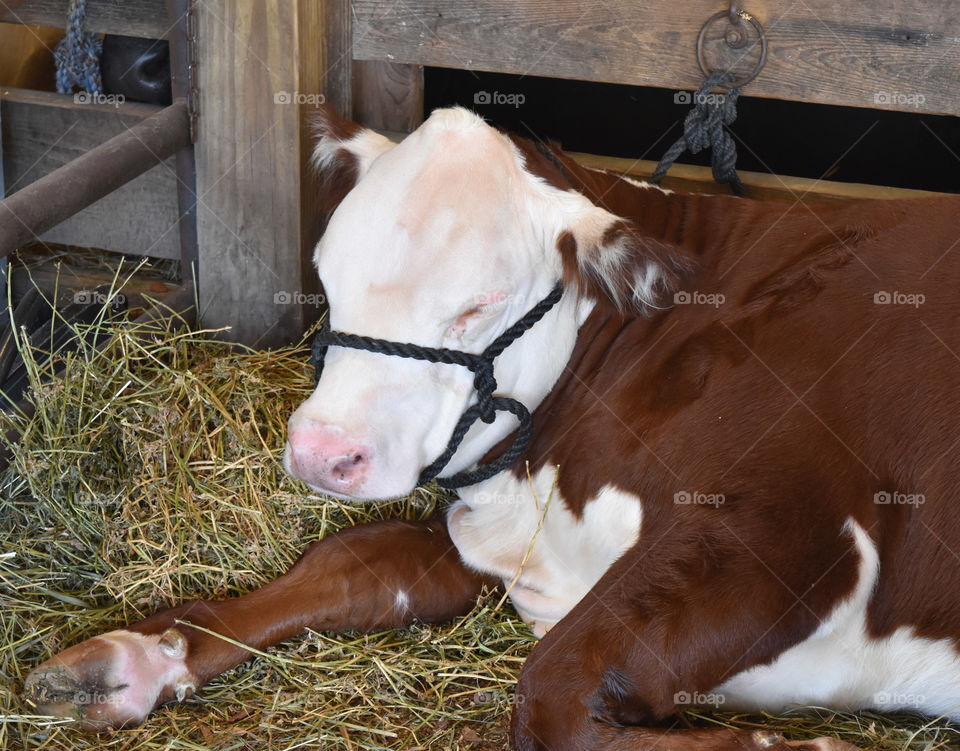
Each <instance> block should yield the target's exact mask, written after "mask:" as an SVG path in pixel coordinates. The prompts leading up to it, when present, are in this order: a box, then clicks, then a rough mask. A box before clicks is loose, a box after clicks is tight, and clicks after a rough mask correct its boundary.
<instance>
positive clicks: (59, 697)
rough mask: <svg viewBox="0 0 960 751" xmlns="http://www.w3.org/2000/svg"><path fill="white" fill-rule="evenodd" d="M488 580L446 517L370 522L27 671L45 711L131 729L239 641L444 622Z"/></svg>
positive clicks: (259, 644) (186, 689)
mask: <svg viewBox="0 0 960 751" xmlns="http://www.w3.org/2000/svg"><path fill="white" fill-rule="evenodd" d="M484 584H487V585H489V586H491V587H493V586H496V581H495V580H493V579H490V578H487V577H484V576H481V575H479V574H476V573H475V572H473V571H470V570H468V569H467V568H466V567H465V566H464V565H463V563H462V562H461V560H460V556H459V554H458V553H457V550H456V548H455V547H454V546H453V543H452V542H451V541H450V537H449V535H448V534H447V529H446V525H445V523H444V522H443V520H442V519H431V520H428V521H424V522H402V521H385V522H376V523H373V524H365V525H362V526H358V527H353V528H351V529H347V530H344V531H342V532H340V533H339V534H336V535H331V536H328V537H325V538H324V539H323V540H320V541H318V542H315V543H313V544H312V545H311V546H310V547H309V548H307V550H306V552H305V553H304V554H303V555H302V556H301V557H300V559H299V560H298V561H297V562H296V563H295V564H294V566H293V567H292V568H291V569H290V571H288V572H287V573H286V574H284V575H283V576H281V577H280V578H278V579H276V580H275V581H273V582H271V583H270V584H268V585H267V586H265V587H263V588H262V589H259V590H256V591H254V592H251V593H249V594H247V595H244V596H242V597H237V598H234V599H230V600H219V601H195V602H189V603H186V604H184V605H181V606H179V607H176V608H172V609H170V610H164V611H161V612H159V613H156V614H155V615H152V616H150V617H149V618H147V619H146V620H143V621H141V622H139V623H136V624H134V625H131V626H128V627H126V628H123V629H119V630H117V631H111V632H110V633H107V634H103V635H101V636H97V637H94V638H92V639H88V640H87V641H85V642H82V643H81V644H78V645H76V646H74V647H71V648H69V649H67V650H66V651H64V652H61V653H60V654H58V655H57V656H55V657H53V658H52V659H50V660H48V661H47V662H45V663H43V664H42V665H40V666H39V667H38V668H36V669H35V670H34V671H33V672H32V673H30V675H29V676H28V677H27V680H26V685H25V694H26V698H27V700H28V702H30V703H31V704H33V705H35V707H36V710H37V711H39V712H41V713H43V714H53V715H58V716H64V717H75V718H76V719H78V720H79V721H80V722H81V723H82V724H83V725H84V726H86V727H88V728H90V729H102V728H107V727H119V726H121V725H133V724H137V723H139V722H142V721H143V719H144V718H145V717H146V716H147V715H148V714H149V713H150V712H151V711H152V710H153V709H154V708H155V707H157V706H159V705H160V704H162V703H164V702H166V701H168V700H170V699H172V698H178V699H183V698H184V697H186V696H188V695H189V694H191V693H192V692H193V691H195V690H196V689H198V688H199V687H200V686H203V685H204V684H205V683H207V682H208V681H210V680H211V679H212V678H213V677H214V676H216V675H219V674H220V673H222V672H223V671H225V670H228V669H229V668H231V667H233V666H234V665H237V664H239V663H240V662H242V661H243V660H245V659H246V658H247V657H249V656H250V652H249V651H248V650H247V649H245V648H244V646H242V645H246V646H249V647H253V648H255V649H262V648H264V647H267V646H269V645H271V644H276V643H278V642H280V641H283V640H284V639H287V638H289V637H291V636H293V635H295V634H297V633H299V632H300V631H302V630H304V629H305V628H312V629H314V630H330V631H340V630H346V629H358V630H368V631H369V630H376V629H381V628H391V627H396V626H403V625H406V624H409V623H412V622H413V621H415V620H419V621H423V622H435V621H443V620H447V619H450V618H454V617H456V616H458V615H461V614H464V613H466V612H468V611H469V610H470V608H471V607H472V606H473V604H474V603H475V602H476V599H477V595H478V594H479V593H480V591H481V589H482V588H483V585H484ZM181 621H182V622H184V623H180V622H181ZM187 623H189V624H194V625H196V626H200V627H202V628H203V629H208V630H209V631H212V632H215V634H220V635H222V636H224V637H226V639H223V638H219V637H218V636H216V635H213V634H210V633H206V632H205V631H203V630H201V629H198V628H192V627H191V626H190V625H185V624H187ZM228 640H229V641H228Z"/></svg>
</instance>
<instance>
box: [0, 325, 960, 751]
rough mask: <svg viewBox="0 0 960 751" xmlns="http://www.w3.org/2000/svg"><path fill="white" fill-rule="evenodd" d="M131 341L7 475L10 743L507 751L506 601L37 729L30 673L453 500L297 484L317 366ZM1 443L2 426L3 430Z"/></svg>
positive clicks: (2, 559) (886, 728) (62, 391)
mask: <svg viewBox="0 0 960 751" xmlns="http://www.w3.org/2000/svg"><path fill="white" fill-rule="evenodd" d="M95 325H96V326H99V327H101V328H104V329H106V330H107V331H109V332H110V333H113V334H114V338H113V340H112V341H111V342H110V344H109V345H108V346H107V347H106V348H105V349H103V350H102V351H101V352H99V353H96V352H93V351H82V352H79V353H75V354H71V355H67V356H65V357H64V358H63V360H64V364H65V366H66V367H65V371H64V375H63V377H62V378H60V379H57V380H55V381H53V382H46V383H43V382H42V379H41V376H42V375H43V374H42V372H41V371H42V370H43V368H42V366H41V365H40V364H39V362H40V361H41V359H40V358H38V357H37V355H36V354H32V353H29V352H28V353H27V360H28V362H29V364H30V365H31V368H32V372H33V376H34V378H33V390H32V396H31V399H32V401H33V402H34V403H35V404H36V406H37V414H36V416H35V417H33V418H32V419H29V420H28V419H25V418H23V417H17V416H13V417H11V418H8V419H10V420H12V421H13V422H15V423H17V424H18V425H19V427H20V428H21V429H22V430H23V433H24V438H23V441H22V444H20V445H19V446H18V447H15V448H14V451H15V455H14V461H13V464H12V466H11V468H10V469H9V470H8V471H7V472H6V473H4V474H2V475H0V498H2V501H0V668H2V670H0V747H2V748H25V749H35V748H36V749H39V748H43V749H84V748H108V749H146V750H147V751H149V750H150V749H160V748H163V749H207V748H216V749H224V750H226V749H262V748H277V749H293V748H300V747H308V748H323V749H334V748H339V749H347V750H348V751H361V750H368V749H385V748H389V749H399V748H402V749H418V748H422V749H460V748H462V749H472V750H474V751H486V750H487V749H503V748H505V747H506V737H507V726H506V722H507V718H508V715H509V709H510V704H511V697H512V693H513V688H514V685H515V682H516V677H517V675H518V673H519V670H520V667H521V665H522V663H523V659H524V657H525V656H526V655H527V654H528V653H529V651H530V649H531V648H532V647H533V645H534V642H533V639H532V637H531V636H530V633H529V631H528V629H527V628H526V626H524V625H523V624H522V622H520V620H519V619H518V618H517V617H516V615H515V614H514V613H513V611H512V609H511V608H510V606H509V605H505V606H503V607H499V608H498V607H497V605H498V598H497V597H496V596H495V595H488V596H486V597H484V598H482V599H481V601H480V602H479V603H478V605H477V606H476V608H475V609H474V610H473V612H472V613H471V614H470V615H469V616H468V617H466V618H464V619H462V620H461V621H459V622H457V623H453V624H445V625H436V626H425V625H421V626H415V627H411V628H409V629H403V630H399V631H386V632H382V633H376V634H359V633H348V634H340V635H330V634H322V633H308V634H306V635H304V636H303V637H302V638H297V639H293V640H291V641H289V642H286V643H284V644H283V645H280V646H278V647H275V648H272V649H270V650H267V652H266V653H265V654H264V655H263V656H261V657H259V658H257V659H254V660H250V661H248V662H246V663H244V664H243V665H240V666H239V667H237V668H235V669H233V670H231V671H230V672H229V673H227V674H226V675H224V676H222V677H221V678H219V679H217V680H216V681H215V682H214V683H213V684H212V685H210V686H208V687H207V688H205V689H202V690H201V691H200V692H199V694H198V695H196V696H194V697H192V698H191V699H189V700H187V701H186V702H184V703H182V704H170V705H167V706H165V707H163V708H162V709H161V710H159V711H158V712H157V713H155V715H153V716H152V717H151V718H150V719H149V720H148V721H147V722H146V723H145V724H144V725H143V726H142V727H139V728H134V729H130V730H121V731H116V732H113V733H110V734H107V735H104V736H100V737H94V736H87V735H84V734H82V733H80V732H78V731H76V730H75V729H72V728H70V727H68V725H69V723H68V722H65V721H60V720H51V719H50V718H42V717H36V716H30V715H29V707H28V706H26V705H24V704H23V703H22V702H21V700H20V698H19V696H18V692H19V690H20V689H21V687H22V685H23V679H24V677H25V676H26V673H27V672H28V671H29V670H30V669H31V668H32V667H33V666H35V665H37V664H38V663H39V662H40V661H42V660H44V659H46V658H48V657H50V656H51V655H52V654H54V653H55V652H57V651H58V650H60V649H62V648H64V647H66V646H69V645H71V644H74V643H76V642H77V641H79V640H81V639H84V638H87V637H90V636H93V635H95V634H97V633H100V632H103V631H105V630H109V629H112V628H116V627H118V626H121V625H123V624H124V623H126V622H129V621H134V620H137V619H140V618H142V617H144V616H146V615H147V614H149V613H150V612H152V611H154V610H156V609H157V608H161V607H165V606H169V605H173V604H175V603H178V602H180V601H181V600H184V599H188V598H192V597H196V596H205V597H210V598H222V597H226V596H229V595H234V594H239V593H241V592H244V591H247V590H249V589H251V588H253V587H257V586H259V585H261V584H263V583H264V582H266V581H268V580H270V579H272V578H274V577H276V576H277V575H279V574H280V573H281V572H283V571H284V570H285V569H286V568H287V567H288V566H290V565H291V564H292V563H293V561H294V559H295V558H296V557H297V555H298V554H299V552H300V551H301V550H302V549H303V548H304V547H305V546H306V545H307V544H308V543H309V542H311V541H312V540H315V539H317V538H319V537H321V536H323V535H326V534H330V533H332V532H335V531H336V530H338V529H341V528H343V527H346V526H350V525H355V524H360V523H363V522H366V521H371V520H374V519H381V518H387V517H403V518H409V519H413V518H422V517H425V516H427V515H429V514H431V513H433V512H434V511H435V510H437V509H440V508H442V506H443V505H444V503H445V499H444V498H442V497H440V496H439V495H437V494H436V493H434V492H431V491H428V490H421V491H418V492H417V493H416V494H415V495H414V496H412V497H411V498H408V499H406V500H403V501H400V502H393V503H386V504H377V505H373V504H370V505H362V506H360V505H346V504H343V503H340V502H338V501H336V500H332V499H328V498H324V497H321V496H318V495H315V494H312V493H309V492H307V491H306V490H305V488H304V487H303V486H302V485H300V484H298V483H296V482H294V481H292V480H291V479H290V478H288V477H286V475H285V474H284V472H283V470H282V468H281V466H280V453H281V451H282V447H283V436H284V431H285V424H286V419H287V417H288V416H289V414H290V413H291V411H292V410H293V409H294V408H295V407H296V406H297V404H298V403H299V402H300V401H302V400H303V399H304V398H305V397H306V396H307V395H308V394H309V392H310V390H311V377H310V373H309V372H308V368H307V365H306V360H307V351H306V347H304V346H303V345H302V344H301V345H300V346H298V347H292V348H289V349H284V350H279V351H275V352H249V351H238V350H231V349H230V348H228V347H227V346H225V345H224V344H221V343H218V342H216V341H214V340H213V339H212V338H211V337H209V336H208V335H207V333H204V332H199V333H191V332H184V331H178V330H176V327H175V326H174V325H172V324H171V322H170V321H167V322H161V323H156V324H151V325H150V328H149V329H141V330H139V331H136V332H135V331H132V330H131V329H130V327H129V326H127V327H124V326H115V325H114V324H113V323H111V322H110V321H107V320H103V321H100V322H98V323H97V324H95ZM0 427H2V426H0ZM685 721H686V722H690V723H696V724H701V725H702V724H710V723H721V724H727V725H730V726H736V727H754V726H755V725H758V724H761V725H762V726H764V727H768V728H774V729H777V730H780V731H781V732H784V733H786V734H788V735H790V736H791V737H793V738H797V739H801V738H806V737H814V736H816V735H819V734H822V733H826V734H830V735H836V736H839V737H842V738H844V739H846V740H848V741H850V742H852V743H856V744H859V745H861V746H864V747H867V748H876V749H882V750H884V751H886V750H888V749H889V750H890V751H893V749H908V748H909V749H917V750H919V749H933V748H946V747H947V744H949V743H952V744H953V745H954V746H955V747H956V746H960V735H958V733H957V732H956V730H952V729H950V728H948V727H945V726H942V725H937V724H931V725H925V724H924V721H923V720H921V719H919V718H906V719H904V718H894V719H890V718H880V717H874V716H872V715H868V714H862V715H859V716H843V715H837V714H831V713H829V712H825V711H815V712H812V713H808V714H797V715H789V716H787V717H768V718H757V717H748V716H741V715H733V714H729V713H726V714H724V713H717V714H713V715H699V714H697V713H687V715H686V716H685Z"/></svg>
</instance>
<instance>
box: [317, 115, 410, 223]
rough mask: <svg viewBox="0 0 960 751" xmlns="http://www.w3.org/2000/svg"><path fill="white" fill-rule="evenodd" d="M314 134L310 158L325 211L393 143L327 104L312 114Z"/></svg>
mask: <svg viewBox="0 0 960 751" xmlns="http://www.w3.org/2000/svg"><path fill="white" fill-rule="evenodd" d="M313 130H314V134H315V135H316V138H317V143H316V146H315V147H314V149H313V155H312V157H311V162H312V164H313V166H314V168H315V169H316V170H317V171H318V173H319V174H320V177H321V179H322V181H323V187H322V197H323V200H322V208H323V209H324V211H325V212H326V213H327V214H328V215H329V214H330V213H331V212H332V211H333V210H334V209H335V208H336V207H337V206H339V205H340V202H341V201H342V200H343V198H344V196H346V195H347V193H349V192H350V190H351V189H352V188H353V186H354V185H356V184H357V182H358V181H359V180H360V178H361V177H363V175H364V174H365V173H366V172H367V170H369V169H370V165H371V164H373V162H374V161H375V160H376V159H377V157H379V156H380V155H381V154H384V153H386V152H387V151H389V150H390V149H392V148H393V147H394V146H396V144H395V143H394V142H393V141H391V140H390V139H389V138H386V137H385V136H382V135H380V134H379V133H377V132H375V131H372V130H370V129H369V128H364V127H362V126H360V125H357V124H356V123H354V122H351V121H350V120H347V119H346V118H344V117H341V116H340V114H339V113H338V112H337V111H336V110H335V109H334V108H333V107H330V106H328V105H321V106H320V107H319V108H318V109H317V114H316V115H315V116H314V118H313Z"/></svg>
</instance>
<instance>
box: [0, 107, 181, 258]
mask: <svg viewBox="0 0 960 751" xmlns="http://www.w3.org/2000/svg"><path fill="white" fill-rule="evenodd" d="M160 109H161V108H160V107H157V106H154V105H148V104H136V103H124V104H121V105H119V106H113V105H110V104H78V103H77V102H75V101H74V97H73V96H68V95H62V94H54V93H51V92H40V91H27V90H22V89H5V90H4V91H3V92H0V110H2V113H3V131H2V133H3V143H4V151H3V172H4V176H5V180H6V188H7V191H8V192H9V193H13V192H14V191H15V190H17V189H18V188H20V187H23V186H24V185H28V184H29V183H31V182H33V181H34V180H36V179H37V178H39V177H42V176H43V175H46V174H47V173H49V172H52V171H53V170H54V169H56V168H57V167H60V166H62V165H64V164H66V163H67V162H69V161H71V160H73V159H74V158H76V157H77V156H79V155H80V154H83V153H84V152H86V151H89V150H90V149H92V148H93V147H95V146H98V145H99V144H101V143H103V142H104V141H106V140H107V139H109V138H111V137H112V136H115V135H117V134H118V133H122V132H124V131H125V130H126V129H127V128H129V127H131V126H132V125H134V124H136V123H138V122H140V121H141V120H143V119H144V118H145V117H149V116H150V115H153V114H155V113H156V112H158V111H159V110H160ZM177 217H178V212H177V181H176V174H175V172H174V164H173V159H172V158H171V159H168V160H167V161H166V162H164V163H163V164H159V165H157V166H156V167H154V168H153V169H151V170H149V171H148V172H145V173H144V174H143V175H140V176H139V177H137V178H135V179H134V180H132V181H131V182H129V183H127V184H126V185H124V186H123V187H122V188H120V189H119V190H117V191H115V192H113V193H111V194H110V195H108V196H106V197H104V198H102V199H101V200H99V201H97V202H96V203H94V204H93V205H91V206H89V207H88V208H86V209H84V210H83V211H81V212H80V213H78V214H76V215H74V216H73V217H71V218H70V219H68V220H67V221H65V222H62V223H60V224H58V225H57V226H56V227H54V228H53V229H52V230H50V231H49V232H47V233H45V234H44V235H43V236H42V237H41V238H40V239H41V240H45V241H48V242H55V243H63V244H67V245H78V246H81V247H89V248H102V249H104V250H112V251H117V252H120V253H130V254H136V255H149V256H153V257H156V258H179V255H180V242H179V235H178V232H177Z"/></svg>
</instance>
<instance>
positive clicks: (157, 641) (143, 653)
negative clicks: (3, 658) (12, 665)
mask: <svg viewBox="0 0 960 751" xmlns="http://www.w3.org/2000/svg"><path fill="white" fill-rule="evenodd" d="M187 649H188V646H187V640H186V639H185V638H184V637H183V635H182V634H181V633H180V632H179V631H177V630H176V629H175V628H168V629H167V630H166V631H164V632H163V633H162V634H137V633H134V632H132V631H125V630H120V631H111V632H110V633H107V634H103V635H102V636H95V637H94V638H92V639H88V640H87V641H85V642H82V643H80V644H77V645H76V646H73V647H70V649H67V650H66V651H64V652H61V653H60V654H58V655H57V656H56V657H53V658H51V659H49V660H47V661H46V662H45V663H43V664H42V665H40V667H38V668H36V669H35V670H34V671H33V672H32V673H30V675H28V676H27V680H26V683H25V684H24V698H25V700H26V702H27V703H28V704H29V705H31V708H32V709H33V710H35V711H36V712H37V713H39V714H45V715H55V716H57V717H72V718H74V719H76V720H77V721H78V723H79V724H80V725H81V726H82V727H84V728H86V729H88V730H106V729H108V728H118V727H123V726H131V725H137V724H139V723H141V722H143V720H144V719H145V718H146V716H147V715H148V714H150V712H151V711H153V709H154V708H155V707H157V706H159V705H160V704H162V703H163V702H165V701H169V700H170V699H172V698H174V697H176V698H177V699H178V700H181V701H182V700H183V699H184V698H186V697H187V696H189V695H190V694H192V693H193V691H194V688H195V684H196V681H195V679H194V677H193V675H192V674H191V673H190V670H189V669H188V668H187V665H186V657H187Z"/></svg>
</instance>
